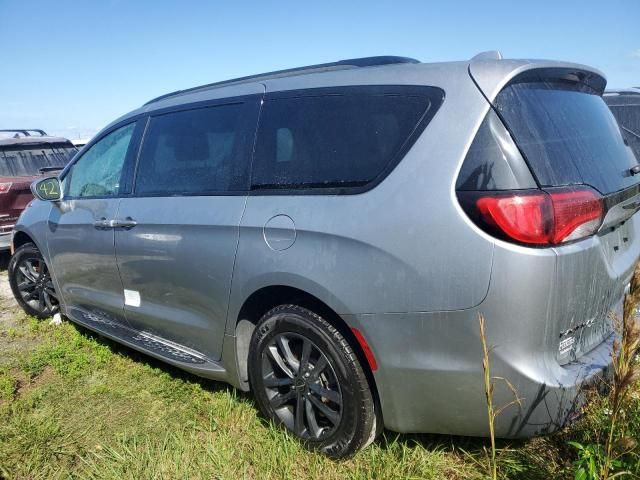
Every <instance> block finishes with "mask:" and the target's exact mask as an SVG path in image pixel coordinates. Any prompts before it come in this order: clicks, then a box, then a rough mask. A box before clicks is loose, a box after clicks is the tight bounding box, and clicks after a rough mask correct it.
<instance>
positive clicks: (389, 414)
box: [346, 309, 613, 438]
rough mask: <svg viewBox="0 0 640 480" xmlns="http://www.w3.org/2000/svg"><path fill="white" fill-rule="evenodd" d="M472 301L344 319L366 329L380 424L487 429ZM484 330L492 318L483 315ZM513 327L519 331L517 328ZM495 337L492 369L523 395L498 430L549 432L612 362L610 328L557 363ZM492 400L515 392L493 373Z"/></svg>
mask: <svg viewBox="0 0 640 480" xmlns="http://www.w3.org/2000/svg"><path fill="white" fill-rule="evenodd" d="M478 313H479V311H478V310H476V309H472V310H464V311H457V312H441V313H415V314H411V313H399V314H383V315H374V314H372V315H354V316H349V317H348V318H346V320H347V321H348V322H349V323H350V324H351V325H353V326H356V327H357V328H360V329H361V331H363V332H366V333H365V335H366V336H367V341H368V342H369V344H370V345H371V347H372V349H373V350H374V355H375V357H376V360H377V362H378V370H377V371H376V372H375V373H374V377H375V380H376V385H377V387H378V392H379V394H380V400H381V405H382V415H383V419H384V424H385V427H387V428H389V429H391V430H394V431H397V432H402V433H414V432H428V433H445V434H454V435H465V436H487V435H489V429H488V424H487V410H486V401H485V394H484V377H483V369H482V344H481V340H480V336H479V325H478ZM486 322H487V326H486V328H487V330H488V331H489V332H491V330H492V329H493V328H497V323H496V322H494V321H492V319H490V318H488V317H487V319H486ZM516 333H517V332H516ZM489 342H490V344H492V345H494V350H493V351H492V353H491V356H490V358H491V375H492V376H493V377H502V378H505V379H507V380H508V381H509V382H510V383H511V384H512V385H513V387H514V388H515V390H516V391H517V393H518V395H519V397H520V398H521V402H522V407H519V406H517V405H512V406H510V407H508V408H506V409H505V410H504V411H503V412H502V413H501V414H500V416H499V417H498V418H497V419H496V425H495V427H496V435H497V436H498V437H502V438H518V437H528V436H532V435H537V434H543V433H550V432H552V431H554V430H556V429H558V428H560V427H562V426H564V425H566V424H567V423H569V422H570V421H571V420H572V419H574V418H575V417H577V415H578V414H579V412H580V407H581V406H582V405H583V404H584V401H585V399H586V393H587V390H588V387H590V386H597V385H599V384H600V380H601V379H602V377H603V374H606V372H607V370H608V368H609V367H610V362H611V349H612V343H613V335H610V336H609V337H608V338H607V339H606V340H605V341H604V342H602V343H601V344H600V345H598V346H597V347H596V348H594V349H593V350H591V351H590V352H589V353H587V354H584V355H583V356H582V357H580V359H579V360H577V361H574V362H571V363H569V364H566V365H563V366H561V365H560V364H559V363H558V361H557V359H556V358H555V356H554V355H549V354H545V353H542V352H540V353H534V354H529V355H527V354H520V355H515V356H513V355H512V354H511V353H510V352H509V349H501V345H495V344H493V343H491V340H489ZM494 383H495V392H494V405H495V406H496V408H500V407H501V406H503V405H506V404H508V403H510V402H512V401H513V400H514V396H513V393H512V392H511V390H510V389H509V387H508V386H507V385H506V383H505V382H503V381H501V380H494Z"/></svg>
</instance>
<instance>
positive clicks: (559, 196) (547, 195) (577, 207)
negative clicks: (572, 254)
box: [458, 187, 604, 246]
mask: <svg viewBox="0 0 640 480" xmlns="http://www.w3.org/2000/svg"><path fill="white" fill-rule="evenodd" d="M458 198H459V199H460V203H461V205H462V207H463V208H464V210H465V211H466V213H467V215H469V217H470V218H471V219H472V220H473V221H474V222H475V223H476V224H477V225H478V226H480V227H481V228H482V229H483V230H485V231H486V232H488V233H490V234H492V235H495V236H498V237H500V238H503V239H506V240H511V241H515V242H517V243H522V244H526V245H538V246H545V245H558V244H561V243H566V242H571V241H574V240H579V239H581V238H585V237H588V236H590V235H593V234H594V233H595V232H596V231H597V230H598V228H600V224H601V223H602V219H603V217H604V207H603V202H602V198H601V197H600V195H599V194H598V193H597V192H595V191H594V190H593V189H591V188H589V187H571V188H553V189H548V190H526V191H524V190H523V191H510V192H466V191H460V192H458Z"/></svg>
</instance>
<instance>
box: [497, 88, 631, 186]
mask: <svg viewBox="0 0 640 480" xmlns="http://www.w3.org/2000/svg"><path fill="white" fill-rule="evenodd" d="M496 106H497V108H498V111H499V112H500V114H501V115H502V116H503V118H504V119H505V121H506V124H507V127H508V128H509V129H510V130H511V132H512V134H513V136H514V138H515V141H516V143H517V144H518V146H519V147H520V149H521V151H522V153H523V154H524V157H525V159H526V160H527V162H528V163H529V166H530V167H531V170H532V172H533V174H534V175H535V176H536V178H537V180H538V182H539V183H540V185H541V186H556V185H571V184H586V185H590V186H592V187H594V188H596V189H597V190H599V191H600V192H601V193H603V194H607V193H611V192H615V191H618V190H622V189H624V188H626V187H628V186H631V185H633V184H635V183H637V182H638V180H637V177H632V176H630V175H629V169H630V168H631V167H633V166H634V165H636V164H637V162H636V160H635V158H634V156H633V153H632V152H631V149H630V148H628V147H627V146H626V145H625V144H624V142H623V139H622V135H621V133H620V129H619V128H618V125H617V123H616V121H615V119H614V118H613V115H611V112H610V111H609V109H608V108H607V106H606V104H605V103H604V101H603V100H602V98H601V97H600V96H599V95H596V94H594V93H591V92H589V91H586V90H581V89H579V88H578V87H574V86H572V85H571V84H564V83H555V82H532V83H516V84H513V85H510V86H508V87H506V88H505V89H504V90H503V91H502V92H501V93H500V94H499V95H498V97H497V99H496Z"/></svg>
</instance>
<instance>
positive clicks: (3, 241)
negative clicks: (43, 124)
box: [0, 129, 78, 250]
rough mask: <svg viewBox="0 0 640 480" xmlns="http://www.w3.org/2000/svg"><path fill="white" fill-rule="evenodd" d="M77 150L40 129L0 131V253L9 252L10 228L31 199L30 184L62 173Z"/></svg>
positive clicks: (64, 139) (66, 141) (63, 140)
mask: <svg viewBox="0 0 640 480" xmlns="http://www.w3.org/2000/svg"><path fill="white" fill-rule="evenodd" d="M77 151H78V150H77V148H76V147H74V145H73V144H72V143H71V142H70V141H69V140H67V139H66V138H62V137H52V136H49V135H47V134H46V133H45V132H44V131H42V130H20V129H19V130H0V250H7V249H9V246H10V243H11V231H12V230H13V225H14V224H15V222H16V220H18V217H19V216H20V214H21V213H22V211H23V210H24V209H25V207H26V206H27V204H28V203H29V202H30V201H31V200H32V199H33V196H32V195H31V191H30V189H29V187H30V185H31V182H33V181H34V180H35V179H37V178H38V177H42V176H44V175H47V174H51V172H56V171H59V170H62V169H63V168H64V167H65V165H66V164H67V163H68V162H69V160H71V158H72V157H73V156H74V155H75V154H76V152H77Z"/></svg>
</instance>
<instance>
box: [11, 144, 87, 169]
mask: <svg viewBox="0 0 640 480" xmlns="http://www.w3.org/2000/svg"><path fill="white" fill-rule="evenodd" d="M77 151H78V150H77V149H76V148H75V147H73V146H71V145H68V144H64V145H56V144H50V145H39V146H37V147H36V146H32V145H31V146H29V147H28V148H22V149H19V150H18V149H16V148H15V147H11V148H5V149H0V176H3V177H34V176H37V175H41V174H42V173H45V172H47V171H52V170H55V169H60V170H62V169H63V168H64V167H65V165H66V164H67V163H69V160H71V158H73V156H74V155H75V154H76V152H77Z"/></svg>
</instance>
